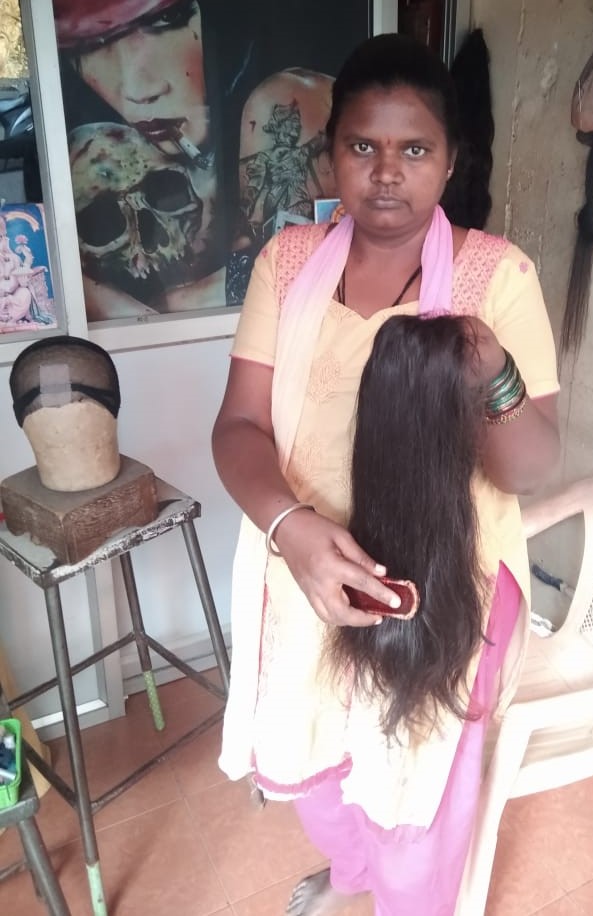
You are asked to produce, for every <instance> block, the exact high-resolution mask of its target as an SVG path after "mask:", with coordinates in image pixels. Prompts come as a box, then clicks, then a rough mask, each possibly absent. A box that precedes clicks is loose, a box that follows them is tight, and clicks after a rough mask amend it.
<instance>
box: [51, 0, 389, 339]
mask: <svg viewBox="0 0 593 916" xmlns="http://www.w3.org/2000/svg"><path fill="white" fill-rule="evenodd" d="M53 3H54V17H55V22H56V33H57V37H58V46H59V51H60V68H61V78H62V93H63V97H64V109H65V114H66V122H67V127H68V131H69V152H70V167H71V173H72V185H73V190H74V198H75V209H76V220H77V228H78V237H79V248H80V258H81V265H82V271H83V280H84V289H85V303H86V310H87V318H88V320H89V321H91V322H95V321H102V320H106V319H114V318H125V319H128V320H129V319H130V318H132V319H134V318H135V319H137V320H146V319H147V318H149V317H150V315H153V314H162V313H171V312H182V311H187V310H191V311H193V310H196V309H208V308H219V307H221V306H223V307H225V306H236V305H240V304H241V302H242V300H243V296H244V293H245V289H246V286H247V282H248V280H249V275H250V271H251V266H252V264H253V260H254V258H255V256H256V255H257V253H258V251H259V250H260V248H261V247H262V245H263V244H264V243H265V241H267V239H268V238H269V237H270V235H272V234H273V233H274V232H275V231H277V229H278V228H279V227H281V226H282V225H284V224H286V223H287V222H291V221H292V222H303V221H309V220H311V221H312V220H313V217H314V200H315V199H318V198H322V197H332V196H334V185H333V176H332V171H331V164H330V160H329V157H328V155H327V151H326V143H325V124H326V121H327V117H328V114H329V108H330V100H331V87H332V83H333V77H334V75H335V73H336V72H337V71H338V69H339V67H340V66H341V63H342V61H343V60H344V59H345V57H346V56H347V55H348V53H349V52H350V51H351V49H352V48H353V47H354V46H355V45H356V44H358V43H359V42H360V41H361V40H362V39H364V38H365V37H367V36H368V35H369V34H370V32H371V31H372V23H371V17H370V13H369V9H370V7H371V6H372V4H370V2H369V0H364V2H363V0H327V2H326V3H324V4H319V3H318V2H317V0H315V2H314V0H283V2H282V4H279V3H278V2H277V0H251V2H249V3H246V2H245V0H222V2H221V0H53Z"/></svg>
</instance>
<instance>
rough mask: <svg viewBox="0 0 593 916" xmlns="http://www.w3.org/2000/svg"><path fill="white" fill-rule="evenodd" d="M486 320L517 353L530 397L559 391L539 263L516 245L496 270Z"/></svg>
mask: <svg viewBox="0 0 593 916" xmlns="http://www.w3.org/2000/svg"><path fill="white" fill-rule="evenodd" d="M484 320H485V321H486V322H487V323H488V324H489V325H490V326H491V327H492V329H493V331H494V333H495V334H496V337H497V338H498V340H499V342H500V344H501V346H503V347H504V348H505V349H506V350H508V351H509V353H511V354H512V355H513V357H514V359H515V362H516V363H517V366H518V367H519V371H520V372H521V375H522V376H523V379H524V381H525V385H526V387H527V392H528V394H529V396H530V397H532V398H538V397H543V396H544V395H548V394H554V393H556V392H557V391H558V390H559V387H560V386H559V384H558V371H557V365H556V349H555V346H554V338H553V335H552V328H551V326H550V319H549V318H548V313H547V310H546V306H545V303H544V297H543V294H542V290H541V286H540V283H539V279H538V276H537V272H536V269H535V265H534V263H533V261H531V260H530V259H529V258H528V257H527V255H525V254H524V253H523V252H522V251H521V250H520V249H519V248H517V247H516V246H515V245H510V246H509V247H508V249H507V251H506V252H505V254H504V256H503V258H502V259H501V261H500V264H499V266H498V267H497V269H496V271H495V273H494V276H493V278H492V281H491V283H490V286H489V289H488V293H487V296H486V302H485V312H484Z"/></svg>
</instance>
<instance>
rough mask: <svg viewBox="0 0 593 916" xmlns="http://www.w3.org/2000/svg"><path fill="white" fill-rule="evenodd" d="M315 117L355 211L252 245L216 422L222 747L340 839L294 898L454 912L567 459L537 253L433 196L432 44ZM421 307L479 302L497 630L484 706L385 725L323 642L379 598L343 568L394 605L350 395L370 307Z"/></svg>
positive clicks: (305, 903) (383, 60) (436, 70)
mask: <svg viewBox="0 0 593 916" xmlns="http://www.w3.org/2000/svg"><path fill="white" fill-rule="evenodd" d="M327 133H328V138H329V142H330V150H331V156H332V160H333V167H334V173H335V180H336V185H337V189H338V193H339V195H340V198H341V200H342V203H343V205H344V208H345V210H346V213H347V214H348V215H347V216H346V217H345V218H344V219H342V220H341V222H340V223H338V225H337V227H336V228H334V229H332V230H331V231H329V232H328V231H327V226H325V227H324V226H314V227H306V226H305V227H293V228H291V229H289V230H286V231H283V232H282V233H280V234H279V235H278V236H276V237H275V238H274V239H273V240H272V241H271V242H270V243H269V244H268V245H267V246H266V247H265V248H264V249H263V251H262V253H261V255H260V257H259V258H258V260H257V261H256V264H255V267H254V272H253V275H252V280H251V283H250V288H249V291H248V295H247V299H246V303H245V306H244V309H243V313H242V316H241V322H240V327H239V330H238V333H237V337H236V340H235V344H234V347H233V357H234V358H233V360H232V363H231V369H230V374H229V381H228V386H227V391H226V394H225V398H224V402H223V405H222V408H221V411H220V414H219V417H218V419H217V422H216V426H215V430H214V437H213V445H214V455H215V460H216V462H217V466H218V470H219V473H220V475H221V478H222V480H223V482H224V483H225V486H226V487H227V489H228V490H229V492H230V493H231V495H232V496H233V497H234V499H235V500H236V501H237V502H238V503H239V505H240V506H241V508H242V509H243V510H244V512H245V518H244V521H243V525H242V531H241V537H240V544H239V548H238V552H237V557H236V562H235V570H234V595H235V598H234V616H233V671H232V685H231V696H230V699H229V704H228V708H227V713H226V719H225V731H224V742H223V753H222V757H221V766H222V768H223V769H224V770H225V771H226V772H227V773H228V775H229V776H230V777H231V778H233V779H237V778H240V777H242V776H243V775H245V774H246V773H248V772H252V773H254V774H255V779H256V782H257V784H258V785H259V786H260V788H261V789H262V790H263V792H264V794H266V795H267V796H269V797H274V798H294V799H297V809H298V811H299V814H300V816H301V820H302V821H303V824H304V826H305V828H306V830H307V832H308V834H309V836H310V838H311V839H312V840H313V842H315V843H316V844H317V845H318V846H319V847H320V848H321V849H322V851H323V853H324V855H326V856H327V857H328V858H329V859H330V860H331V870H327V871H325V872H322V873H320V874H319V875H316V876H312V877H311V878H308V879H305V881H304V882H301V884H300V885H299V886H298V887H297V888H296V889H295V892H294V894H293V896H292V898H291V901H290V903H289V907H288V910H287V912H289V913H290V914H291V916H295V914H301V916H304V914H307V916H311V914H321V913H325V912H331V911H332V909H335V908H336V907H338V906H339V905H340V902H341V901H342V900H343V897H344V895H346V896H349V895H353V894H355V893H358V892H368V891H370V892H372V894H373V896H374V899H375V904H376V912H377V914H378V916H395V914H397V916H418V914H422V916H437V914H439V916H441V914H442V916H451V914H452V913H453V911H454V908H455V900H456V896H457V892H458V888H459V883H460V880H461V874H462V871H463V865H464V860H465V856H466V852H467V846H468V843H469V837H470V834H471V828H472V823H473V816H474V812H475V803H476V798H477V790H478V785H479V771H480V754H481V747H482V742H483V735H484V731H485V726H486V724H487V719H488V713H489V712H491V711H492V710H493V709H494V708H495V707H496V706H497V705H499V704H501V703H504V702H505V701H508V697H509V695H510V693H511V691H512V690H513V689H514V687H515V685H516V682H517V676H518V670H519V662H520V660H521V656H522V650H523V647H524V645H525V640H526V635H527V626H528V621H527V615H526V611H525V606H524V602H523V603H521V597H522V596H525V597H527V595H528V590H529V584H528V583H529V570H528V563H527V556H526V551H525V543H524V539H523V535H522V530H521V519H520V513H519V507H518V503H517V499H516V496H515V495H514V494H517V493H525V492H528V491H531V490H532V489H535V488H536V487H538V486H541V484H542V483H543V482H544V481H545V480H546V479H547V478H548V476H549V475H550V473H551V471H552V469H553V468H554V466H555V464H556V461H557V458H558V452H559V444H558V432H557V421H556V393H557V389H558V383H557V378H556V364H555V354H554V346H553V340H552V335H551V331H550V326H549V322H548V319H547V315H546V312H545V306H544V304H543V300H542V296H541V291H540V288H539V283H538V280H537V277H536V274H535V269H534V266H533V264H532V263H531V262H530V261H529V259H528V258H527V257H526V256H525V255H524V254H523V253H522V252H520V251H519V250H518V249H517V248H515V247H514V246H513V245H511V244H509V243H507V242H506V241H504V240H502V239H497V238H494V237H492V236H487V235H485V234H483V233H481V232H477V231H470V232H466V231H465V230H461V229H459V228H457V227H451V226H450V224H449V223H448V221H447V220H446V219H445V217H444V214H443V212H442V210H441V209H440V208H439V207H438V202H439V200H440V198H441V195H442V193H443V190H444V188H445V185H446V182H447V180H448V178H449V177H450V176H451V174H452V171H453V168H454V164H455V151H456V144H457V116H456V107H455V95H454V89H453V87H452V84H451V81H450V77H449V74H448V72H447V70H446V68H445V67H444V66H443V65H442V64H441V62H440V61H439V60H438V59H437V58H436V57H434V56H433V55H432V53H431V52H429V51H428V50H427V49H426V48H424V47H423V46H421V45H418V44H416V43H415V42H413V41H411V40H409V39H406V38H405V37H403V36H399V35H383V36H378V37H375V38H373V39H370V40H368V41H367V42H365V43H364V44H363V45H361V46H360V47H359V48H358V49H356V50H355V51H354V52H353V54H352V55H351V57H350V58H349V60H348V61H347V62H346V64H345V65H344V67H343V68H342V71H341V72H340V74H339V75H338V77H337V79H336V82H335V84H334V88H333V104H332V112H331V115H330V119H329V122H328V125H327ZM434 312H450V313H452V314H465V315H468V316H470V320H471V322H472V324H473V326H474V328H475V336H476V359H475V361H474V363H473V364H472V365H471V366H470V369H471V372H470V373H469V375H470V376H471V375H472V374H474V375H476V376H477V379H476V381H477V382H478V383H480V384H484V385H485V386H486V403H487V421H486V420H485V421H484V422H483V424H482V430H481V435H482V441H481V444H480V445H481V456H480V457H481V461H480V469H479V471H478V472H477V473H476V475H475V479H474V481H473V492H474V499H475V505H476V513H477V519H478V525H479V543H480V557H479V560H480V567H481V569H482V571H483V573H484V574H485V575H487V576H488V577H489V579H488V582H489V588H488V590H487V595H486V597H485V600H484V606H483V632H484V633H485V635H486V636H487V637H488V642H481V644H480V649H479V650H478V652H477V653H476V657H475V659H474V661H473V664H472V665H471V666H470V667H469V668H468V670H467V677H466V680H467V687H468V690H469V691H471V701H472V703H473V704H474V706H472V708H473V709H477V708H480V709H483V710H484V713H483V714H482V715H480V716H479V717H477V716H476V715H472V716H470V717H467V718H463V717H462V716H458V715H455V714H453V713H451V712H449V713H447V712H443V713H442V714H439V716H438V728H436V727H433V728H427V729H425V734H424V735H423V737H422V739H421V740H418V736H417V735H415V734H412V733H408V734H407V735H405V734H404V735H398V740H397V741H394V740H391V739H390V738H388V737H387V736H386V735H385V731H384V728H383V719H382V708H381V703H380V702H379V701H377V700H375V699H374V698H373V697H368V696H366V695H364V693H362V694H361V693H360V692H357V691H355V690H351V689H350V684H349V683H348V682H346V683H343V684H340V685H338V686H336V679H335V676H333V675H334V672H333V671H332V666H331V660H330V661H328V653H327V651H326V647H327V637H328V635H331V633H332V632H333V628H334V627H336V626H350V627H368V626H372V625H376V624H377V623H379V622H380V620H381V619H382V618H381V617H378V616H376V615H373V614H369V613H368V612H364V611H361V610H359V609H357V608H356V607H353V606H352V605H351V604H350V602H349V600H348V598H347V594H346V591H345V588H351V587H354V588H357V589H359V590H361V591H363V592H365V593H367V594H368V595H370V596H371V597H373V598H376V599H378V600H379V601H382V602H385V603H387V604H389V603H391V606H392V608H393V607H396V605H397V603H398V602H397V598H395V597H394V596H393V594H392V593H391V592H390V591H389V589H388V588H387V587H386V586H385V585H383V584H382V583H381V582H380V577H381V576H382V575H384V574H385V568H384V566H383V565H382V564H384V563H385V558H383V557H381V556H369V555H368V553H366V552H365V551H364V550H363V549H362V548H361V547H360V546H359V545H358V544H357V543H356V541H355V540H354V538H353V537H352V536H351V535H350V534H349V532H348V531H347V529H346V525H347V522H348V516H349V503H350V492H349V487H350V461H351V451H352V433H353V417H354V412H355V405H356V398H357V393H358V387H359V383H360V377H361V373H362V370H363V367H364V364H365V362H366V359H367V357H368V355H369V353H370V351H371V347H372V344H373V340H374V337H375V335H376V333H377V332H378V330H379V329H380V327H381V326H382V325H383V323H384V322H385V321H386V320H387V319H388V318H390V317H392V316H393V315H398V314H420V315H428V314H432V313H434ZM505 351H508V354H507V352H505ZM510 354H512V357H514V360H516V363H515V361H514V360H513V359H512V357H511V356H510ZM523 386H525V387H523ZM501 392H502V394H503V395H504V396H503V397H500V396H499V395H500V394H501ZM410 410H411V411H413V410H414V402H413V400H412V399H410ZM311 507H314V510H315V511H311ZM297 509H298V511H297ZM262 532H267V535H266V536H265V538H264V535H263V533H262ZM265 546H267V547H268V554H266V550H265ZM277 554H279V555H277ZM520 604H521V609H520ZM519 610H520V616H519ZM515 624H516V625H515ZM490 645H492V646H493V648H492V651H487V650H488V647H489V646H490ZM483 646H486V648H482V647H483ZM505 650H506V651H505ZM503 655H504V659H503ZM503 661H504V666H503V664H502V663H503ZM500 669H502V670H500ZM499 675H500V684H499V683H498V680H499ZM460 699H461V700H462V701H463V700H465V703H464V705H465V707H466V708H467V707H468V704H469V699H468V697H462V698H460ZM433 724H435V723H433Z"/></svg>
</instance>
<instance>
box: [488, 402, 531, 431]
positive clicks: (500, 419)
mask: <svg viewBox="0 0 593 916" xmlns="http://www.w3.org/2000/svg"><path fill="white" fill-rule="evenodd" d="M526 404H527V395H526V394H524V395H523V397H522V399H521V400H520V401H519V403H518V404H515V405H514V406H513V407H510V408H509V409H508V410H504V411H501V412H500V413H497V414H492V415H488V414H486V423H488V424H489V425H490V426H500V425H502V424H504V423H510V422H511V421H512V420H516V419H517V417H520V416H521V414H522V413H523V411H524V410H525V405H526Z"/></svg>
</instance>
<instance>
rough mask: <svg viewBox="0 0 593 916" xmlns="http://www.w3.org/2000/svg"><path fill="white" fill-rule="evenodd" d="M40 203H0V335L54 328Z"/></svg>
mask: <svg viewBox="0 0 593 916" xmlns="http://www.w3.org/2000/svg"><path fill="white" fill-rule="evenodd" d="M57 326H58V322H57V316H56V306H55V302H54V295H53V287H52V282H51V272H50V267H49V255H48V252H47V245H46V237H45V218H44V214H43V205H42V204H29V203H24V204H14V205H10V204H3V205H2V206H0V334H16V333H19V332H25V333H26V332H34V331H46V330H48V329H50V328H57Z"/></svg>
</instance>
